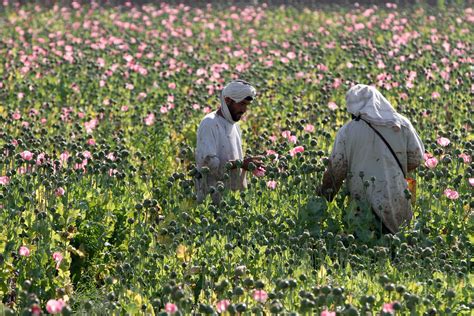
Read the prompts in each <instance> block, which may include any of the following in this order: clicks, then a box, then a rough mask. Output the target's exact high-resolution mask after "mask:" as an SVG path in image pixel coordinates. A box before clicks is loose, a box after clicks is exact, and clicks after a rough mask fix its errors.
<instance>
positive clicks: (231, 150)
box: [196, 112, 247, 203]
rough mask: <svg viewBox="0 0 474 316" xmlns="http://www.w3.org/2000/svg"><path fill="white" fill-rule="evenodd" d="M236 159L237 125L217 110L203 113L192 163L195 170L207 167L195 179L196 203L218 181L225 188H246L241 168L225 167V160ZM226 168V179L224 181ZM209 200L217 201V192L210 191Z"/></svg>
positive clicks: (239, 147) (239, 141)
mask: <svg viewBox="0 0 474 316" xmlns="http://www.w3.org/2000/svg"><path fill="white" fill-rule="evenodd" d="M236 159H243V152H242V132H241V130H240V126H239V124H233V123H230V122H228V121H227V120H226V119H224V118H223V117H222V116H220V115H218V114H217V112H212V113H209V114H207V115H206V116H205V117H204V119H203V120H202V121H201V123H200V125H199V128H198V131H197V144H196V166H197V168H198V170H201V168H202V167H204V166H207V167H208V168H209V169H210V173H209V174H207V175H204V176H203V178H201V179H197V180H196V191H197V200H198V202H202V201H203V200H204V199H205V198H206V195H207V194H208V193H209V188H210V187H211V186H213V187H216V185H217V182H218V181H223V182H224V185H225V187H226V188H228V189H231V190H241V189H244V188H246V187H247V181H246V177H245V174H246V172H245V170H243V169H240V168H239V169H232V170H230V171H227V170H226V168H225V165H226V163H227V162H228V161H231V160H236ZM226 171H227V172H228V173H229V175H230V178H229V179H228V180H227V181H224V179H223V176H224V174H225V173H226ZM212 200H213V202H214V203H218V202H219V200H220V194H218V193H215V194H213V195H212Z"/></svg>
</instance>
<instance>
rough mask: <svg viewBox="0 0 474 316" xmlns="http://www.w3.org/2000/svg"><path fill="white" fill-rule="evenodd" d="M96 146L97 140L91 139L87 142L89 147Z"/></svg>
mask: <svg viewBox="0 0 474 316" xmlns="http://www.w3.org/2000/svg"><path fill="white" fill-rule="evenodd" d="M95 144H96V142H95V139H94V138H89V139H88V140H87V145H89V146H94V145H95Z"/></svg>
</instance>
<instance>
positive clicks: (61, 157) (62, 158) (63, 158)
mask: <svg viewBox="0 0 474 316" xmlns="http://www.w3.org/2000/svg"><path fill="white" fill-rule="evenodd" d="M69 156H70V154H69V152H68V151H65V152H63V153H61V155H59V160H60V161H61V162H62V163H63V164H65V163H67V160H68V159H69Z"/></svg>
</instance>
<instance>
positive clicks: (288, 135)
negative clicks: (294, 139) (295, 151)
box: [281, 131, 291, 139]
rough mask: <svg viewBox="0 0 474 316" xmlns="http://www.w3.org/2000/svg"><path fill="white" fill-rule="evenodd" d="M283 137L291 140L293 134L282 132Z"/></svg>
mask: <svg viewBox="0 0 474 316" xmlns="http://www.w3.org/2000/svg"><path fill="white" fill-rule="evenodd" d="M281 136H282V137H283V138H286V139H289V138H290V136H291V132H290V131H283V132H281Z"/></svg>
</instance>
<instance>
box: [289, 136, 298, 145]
mask: <svg viewBox="0 0 474 316" xmlns="http://www.w3.org/2000/svg"><path fill="white" fill-rule="evenodd" d="M288 140H289V141H290V142H291V143H293V144H296V142H298V137H296V136H295V135H291V136H290V137H288Z"/></svg>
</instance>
